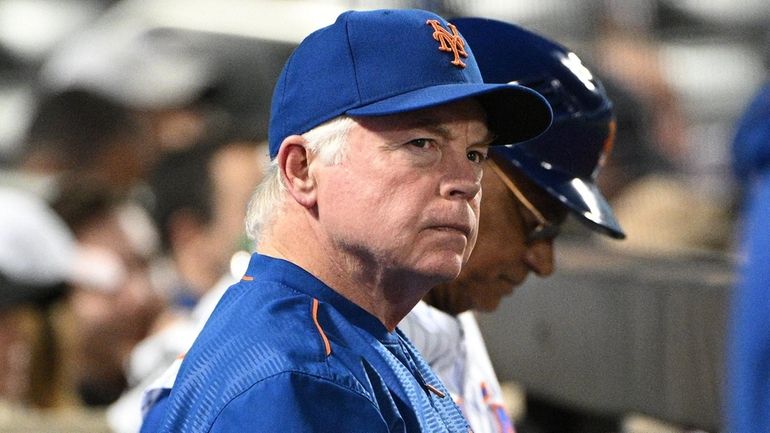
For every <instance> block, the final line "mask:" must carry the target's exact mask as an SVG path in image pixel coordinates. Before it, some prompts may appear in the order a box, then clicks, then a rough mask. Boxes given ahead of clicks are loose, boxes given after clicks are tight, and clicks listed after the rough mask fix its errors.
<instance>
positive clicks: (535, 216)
mask: <svg viewBox="0 0 770 433" xmlns="http://www.w3.org/2000/svg"><path fill="white" fill-rule="evenodd" d="M453 22H454V23H455V24H456V25H457V27H458V29H459V30H460V32H461V33H462V34H463V36H464V37H465V38H466V41H469V43H470V44H471V45H472V46H473V47H474V52H475V54H476V58H477V61H478V63H479V67H480V68H481V72H482V75H483V76H484V79H485V80H486V81H487V82H494V83H507V82H511V81H518V82H521V83H522V84H524V85H527V86H532V87H533V88H536V89H537V90H538V91H540V92H541V93H542V94H543V95H544V96H546V98H547V99H548V101H549V102H550V103H551V106H552V107H553V114H554V121H553V125H552V126H551V128H550V129H549V130H548V131H547V132H546V133H544V134H543V135H541V136H539V137H537V138H535V139H533V140H530V141H528V142H526V143H522V144H520V145H516V146H500V147H495V148H492V149H490V151H489V159H488V160H487V161H486V163H485V164H486V165H487V173H486V175H485V176H484V179H483V181H482V187H483V189H484V200H483V201H482V206H481V210H482V212H481V215H482V216H481V221H480V224H479V238H478V245H477V247H476V249H475V250H474V252H473V254H472V255H471V258H470V260H469V261H468V263H467V265H466V266H465V267H464V268H463V270H462V272H461V273H460V276H459V277H458V278H457V279H456V280H454V281H452V282H450V283H445V284H442V285H440V286H439V287H437V288H435V289H434V290H432V291H431V292H430V293H429V294H428V296H427V297H426V301H427V303H420V304H418V306H417V307H416V308H415V309H414V311H413V312H412V313H411V314H410V315H409V316H407V318H406V319H405V320H404V321H403V322H402V323H401V324H399V328H401V330H402V331H404V333H405V334H406V335H407V336H408V337H409V339H410V340H411V341H412V342H413V343H414V344H415V346H416V347H417V348H418V349H419V350H420V352H421V353H422V354H423V356H424V357H425V359H426V360H427V361H428V362H429V364H430V366H431V367H432V368H433V369H434V371H435V372H436V373H437V375H438V376H439V378H440V379H441V380H442V381H443V382H444V383H445V385H446V386H447V388H448V389H449V391H450V392H451V394H452V395H453V397H455V398H456V399H457V400H458V402H459V404H460V406H461V407H462V409H463V412H464V414H465V416H466V417H467V419H468V422H469V424H470V426H471V428H472V429H473V431H474V432H475V433H493V432H499V433H507V432H512V431H513V426H512V424H511V421H510V420H509V419H508V415H507V413H506V411H505V409H504V405H503V401H502V397H501V395H500V387H499V385H498V381H497V377H496V375H495V373H494V371H493V369H492V365H491V363H490V360H489V356H488V355H487V350H486V347H485V345H484V340H483V338H482V336H481V333H480V332H479V329H478V325H477V324H476V321H475V319H474V317H473V314H472V312H471V311H470V310H480V311H493V310H494V309H496V308H497V306H498V305H499V303H500V301H501V299H502V298H503V296H506V295H509V294H510V293H511V292H512V291H513V288H514V286H517V285H519V284H521V283H522V282H524V280H525V279H526V277H527V275H528V274H529V272H533V273H535V274H536V275H539V276H548V275H550V274H551V273H552V272H553V271H554V267H555V265H554V260H553V241H554V238H555V237H556V236H557V235H558V233H559V226H560V225H561V223H562V222H563V221H564V219H565V218H566V217H567V214H568V213H572V214H573V215H575V216H576V217H578V219H579V220H580V221H581V222H584V223H586V224H587V225H588V226H589V227H590V228H591V229H593V230H596V231H599V232H602V233H605V234H607V235H609V236H611V237H613V238H623V237H624V236H625V235H624V234H623V231H622V229H621V228H620V225H619V224H618V222H617V221H616V219H615V216H614V215H613V212H612V209H611V208H610V206H609V204H608V203H607V201H606V200H605V198H604V197H603V196H602V194H601V192H600V191H599V190H598V188H597V187H596V184H595V179H596V176H597V175H598V173H599V169H600V168H601V165H602V163H603V160H604V159H605V158H606V156H607V155H608V153H609V151H610V149H611V146H612V140H613V136H614V120H613V115H612V103H611V102H610V100H609V98H608V97H607V95H606V93H605V92H604V89H603V88H602V85H601V83H600V82H599V81H598V80H597V79H596V78H595V77H594V76H593V75H592V74H591V72H590V71H589V70H588V69H586V68H585V66H583V65H582V63H581V62H580V59H579V58H578V57H577V56H576V55H575V54H574V53H572V52H571V51H569V50H567V49H566V48H564V47H562V46H560V45H558V44H556V43H554V42H552V41H550V40H548V39H545V38H543V37H541V36H538V35H536V34H534V33H531V32H529V31H526V30H524V29H522V28H520V27H517V26H514V25H511V24H508V23H504V22H500V21H495V20H487V19H481V18H458V19H456V20H454V21H453ZM489 35H494V38H490V37H489Z"/></svg>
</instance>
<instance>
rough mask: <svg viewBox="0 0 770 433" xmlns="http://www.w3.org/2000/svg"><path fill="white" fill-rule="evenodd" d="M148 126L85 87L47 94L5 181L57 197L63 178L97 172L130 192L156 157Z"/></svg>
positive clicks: (98, 179)
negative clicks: (61, 178) (19, 156)
mask: <svg viewBox="0 0 770 433" xmlns="http://www.w3.org/2000/svg"><path fill="white" fill-rule="evenodd" d="M147 133H148V130H147V128H146V127H145V126H143V125H142V123H141V122H140V121H139V120H138V119H137V118H136V116H134V115H133V114H132V113H131V111H130V110H129V109H128V108H127V107H125V106H124V105H121V104H120V103H118V102H115V101H113V100H110V99H107V98H105V97H102V96H100V95H98V94H97V93H94V92H92V91H90V90H86V89H77V88H72V89H67V90H63V91H61V92H53V93H47V94H44V95H43V96H42V97H41V100H40V102H39V104H38V106H37V109H36V112H35V115H34V116H33V120H32V122H31V125H30V127H29V130H28V132H27V136H26V139H25V142H24V147H23V151H22V155H21V158H20V161H19V163H18V165H17V167H16V168H15V170H14V171H13V172H7V173H4V174H3V179H5V181H4V183H6V184H12V185H14V186H17V187H22V188H32V189H34V192H36V193H38V194H39V195H41V196H43V197H46V198H47V199H48V200H49V201H51V200H53V199H54V198H55V196H56V194H57V188H58V187H59V184H60V183H59V178H60V177H62V176H67V175H70V176H71V177H75V176H77V175H82V176H87V177H90V178H93V179H94V180H95V181H96V182H99V183H101V184H103V185H105V186H106V187H108V188H109V189H110V190H111V191H113V192H114V193H116V194H123V195H125V194H128V193H129V192H130V191H131V189H132V188H133V187H134V186H135V185H136V183H137V182H138V181H139V180H140V179H142V177H143V176H144V175H145V174H146V172H147V170H148V168H149V167H151V165H152V163H153V161H154V160H155V159H156V158H157V154H158V152H157V149H155V148H154V147H153V146H152V142H151V141H150V140H148V138H149V135H148V134H147Z"/></svg>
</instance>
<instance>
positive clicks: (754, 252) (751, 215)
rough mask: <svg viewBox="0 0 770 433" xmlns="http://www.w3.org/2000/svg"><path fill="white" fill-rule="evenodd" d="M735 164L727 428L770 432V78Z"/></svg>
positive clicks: (741, 133) (736, 145)
mask: <svg viewBox="0 0 770 433" xmlns="http://www.w3.org/2000/svg"><path fill="white" fill-rule="evenodd" d="M732 152H733V168H734V171H735V174H736V176H737V178H738V181H739V183H740V186H741V187H742V189H743V193H744V198H743V208H742V209H743V210H742V217H741V219H740V220H739V224H740V236H739V239H740V246H739V253H740V255H741V259H742V262H741V263H740V265H739V268H738V280H737V282H736V286H735V287H734V290H733V292H732V304H731V310H730V311H731V316H730V331H729V339H728V346H727V347H728V352H727V363H726V367H727V371H726V377H727V385H728V386H727V389H726V391H727V392H726V394H727V405H726V412H727V430H726V431H728V432H735V433H739V432H740V433H760V432H763V433H764V432H768V431H770V410H769V409H770V83H767V84H765V85H764V86H763V87H762V88H761V89H760V90H759V91H758V92H757V94H756V95H755V97H754V99H753V100H752V101H751V103H750V104H749V105H748V107H747V108H746V111H745V112H744V114H743V116H742V117H741V119H740V120H739V121H738V124H737V128H736V134H735V138H734V141H733V148H732Z"/></svg>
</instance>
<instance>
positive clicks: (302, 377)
mask: <svg viewBox="0 0 770 433" xmlns="http://www.w3.org/2000/svg"><path fill="white" fill-rule="evenodd" d="M235 431H237V432H266V433H267V432H282V431H284V432H308V433H310V432H312V433H327V432H328V433H339V432H354V431H366V432H372V433H387V432H389V429H388V426H387V424H386V422H385V420H384V419H383V417H382V415H381V414H380V412H379V410H377V407H376V406H375V403H373V402H372V401H371V400H369V399H368V398H367V397H366V396H365V395H364V394H362V393H360V392H356V391H355V390H353V389H350V388H347V387H343V386H341V385H339V384H336V383H334V382H331V381H329V380H327V379H324V378H319V377H315V376H310V375H307V374H301V373H282V374H279V375H276V376H273V377H270V378H268V379H265V380H263V381H261V382H260V383H258V384H256V385H254V386H253V387H251V388H250V389H249V390H247V391H246V392H244V393H243V394H241V395H240V396H238V397H237V398H235V399H233V400H232V401H231V402H230V403H229V404H228V405H227V406H226V407H225V408H224V409H223V410H222V412H221V413H220V414H219V416H218V417H217V419H216V421H215V422H214V425H213V426H212V428H211V430H210V432H211V433H224V432H235Z"/></svg>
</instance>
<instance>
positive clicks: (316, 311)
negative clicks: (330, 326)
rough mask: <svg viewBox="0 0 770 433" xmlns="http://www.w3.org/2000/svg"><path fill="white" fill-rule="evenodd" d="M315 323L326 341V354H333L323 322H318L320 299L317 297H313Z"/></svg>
mask: <svg viewBox="0 0 770 433" xmlns="http://www.w3.org/2000/svg"><path fill="white" fill-rule="evenodd" d="M313 323H315V327H316V328H318V333H319V334H321V339H322V340H323V342H324V349H325V351H326V356H329V355H331V353H332V346H331V345H330V344H329V339H328V338H326V334H325V333H324V330H323V328H321V324H320V323H318V299H316V298H313Z"/></svg>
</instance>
